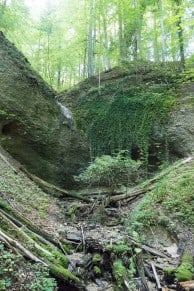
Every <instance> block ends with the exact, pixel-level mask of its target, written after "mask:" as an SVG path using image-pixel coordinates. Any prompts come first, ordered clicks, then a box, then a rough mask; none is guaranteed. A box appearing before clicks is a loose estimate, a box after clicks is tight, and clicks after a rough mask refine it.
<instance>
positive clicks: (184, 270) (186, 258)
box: [175, 253, 194, 281]
mask: <svg viewBox="0 0 194 291" xmlns="http://www.w3.org/2000/svg"><path fill="white" fill-rule="evenodd" d="M193 270H194V269H193V257H192V255H191V254H188V253H185V254H184V255H183V257H182V263H181V265H180V266H179V267H178V268H177V270H176V273H175V276H176V279H177V280H178V281H189V280H192V279H193V278H194V271H193Z"/></svg>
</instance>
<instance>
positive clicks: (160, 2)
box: [158, 0, 166, 63]
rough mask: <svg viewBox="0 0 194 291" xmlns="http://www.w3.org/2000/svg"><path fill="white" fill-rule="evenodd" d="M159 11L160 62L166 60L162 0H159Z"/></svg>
mask: <svg viewBox="0 0 194 291" xmlns="http://www.w3.org/2000/svg"><path fill="white" fill-rule="evenodd" d="M158 5H159V11H160V26H161V44H162V63H165V60H166V44H165V43H166V40H165V28H164V14H163V5H162V0H159V2H158Z"/></svg>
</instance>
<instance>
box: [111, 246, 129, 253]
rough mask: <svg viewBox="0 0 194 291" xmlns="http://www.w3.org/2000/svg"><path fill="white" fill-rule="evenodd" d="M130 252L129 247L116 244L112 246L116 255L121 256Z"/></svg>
mask: <svg viewBox="0 0 194 291" xmlns="http://www.w3.org/2000/svg"><path fill="white" fill-rule="evenodd" d="M129 250H130V248H129V246H128V245H126V244H118V245H114V247H113V251H114V252H115V253H118V254H123V253H126V252H128V251H129Z"/></svg>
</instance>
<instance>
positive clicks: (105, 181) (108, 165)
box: [75, 152, 141, 193]
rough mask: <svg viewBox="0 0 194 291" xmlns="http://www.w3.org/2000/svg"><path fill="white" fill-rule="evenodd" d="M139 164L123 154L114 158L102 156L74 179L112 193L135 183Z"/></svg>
mask: <svg viewBox="0 0 194 291" xmlns="http://www.w3.org/2000/svg"><path fill="white" fill-rule="evenodd" d="M140 164H141V163H140V162H139V161H134V160H132V159H131V158H129V157H124V156H123V152H121V153H119V154H118V155H116V156H114V157H112V156H109V155H103V156H101V157H98V158H96V159H95V160H94V161H93V162H92V163H91V164H90V165H89V166H88V168H86V169H85V170H84V171H83V172H82V173H81V174H80V175H79V176H77V177H75V179H76V180H77V181H79V182H83V183H86V184H89V185H101V186H106V187H108V188H109V189H110V192H111V193H112V192H114V191H115V189H116V188H117V187H119V186H128V185H130V184H134V182H135V181H137V179H138V170H139V167H140Z"/></svg>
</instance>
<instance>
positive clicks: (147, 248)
mask: <svg viewBox="0 0 194 291" xmlns="http://www.w3.org/2000/svg"><path fill="white" fill-rule="evenodd" d="M128 239H129V240H130V242H131V243H132V244H134V245H136V246H138V247H139V248H140V249H142V250H144V251H146V252H148V253H150V254H152V255H155V256H159V257H162V258H169V257H170V255H168V254H167V255H166V254H164V253H162V252H161V251H159V250H157V249H155V248H153V247H150V246H148V245H145V244H141V243H139V242H137V241H136V240H135V239H133V237H131V236H130V235H128Z"/></svg>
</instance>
